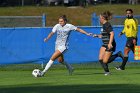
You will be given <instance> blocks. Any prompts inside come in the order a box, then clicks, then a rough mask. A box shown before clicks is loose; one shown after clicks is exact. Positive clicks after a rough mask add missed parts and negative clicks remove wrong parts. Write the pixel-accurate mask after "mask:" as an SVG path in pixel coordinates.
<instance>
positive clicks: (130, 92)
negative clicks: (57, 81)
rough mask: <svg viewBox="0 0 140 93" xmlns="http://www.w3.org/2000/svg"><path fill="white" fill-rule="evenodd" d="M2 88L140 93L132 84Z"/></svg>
mask: <svg viewBox="0 0 140 93" xmlns="http://www.w3.org/2000/svg"><path fill="white" fill-rule="evenodd" d="M2 87H3V88H2ZM2 87H0V93H140V85H134V84H133V85H128V84H102V85H99V84H98V85H96V84H92V85H63V86H47V85H44V84H37V85H24V86H8V87H7V86H5V87H4V86H2Z"/></svg>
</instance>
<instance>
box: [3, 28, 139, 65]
mask: <svg viewBox="0 0 140 93" xmlns="http://www.w3.org/2000/svg"><path fill="white" fill-rule="evenodd" d="M80 28H82V29H84V30H86V31H87V32H92V33H100V29H101V28H100V27H80ZM139 28H140V27H139ZM51 29H52V28H1V29H0V64H12V63H29V62H39V63H42V62H47V61H48V60H49V59H50V57H51V55H52V54H53V52H54V47H55V38H56V35H54V36H53V37H52V38H51V39H50V40H49V41H48V42H47V43H44V41H43V39H44V38H45V37H46V36H47V35H48V34H49V33H50V31H51ZM122 29H123V27H114V31H115V38H116V42H117V49H116V52H118V51H120V50H121V51H123V49H124V46H125V42H126V38H125V36H122V37H120V38H119V37H118V34H119V32H120V31H121V30H122ZM138 36H140V33H139V35H138ZM138 39H139V38H138ZM138 44H140V41H138ZM101 45H102V41H101V40H100V39H98V38H93V37H89V36H86V35H84V34H81V33H79V32H75V31H72V33H71V35H70V38H69V49H68V50H67V51H66V52H65V54H64V55H65V56H64V57H65V61H68V62H70V63H85V62H97V61H98V54H99V49H100V47H101ZM129 56H130V58H129V61H131V62H134V56H133V53H132V52H131V53H130V55H129ZM116 61H121V59H120V58H117V59H116ZM137 62H138V61H137Z"/></svg>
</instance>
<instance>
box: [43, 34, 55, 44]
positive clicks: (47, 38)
mask: <svg viewBox="0 0 140 93" xmlns="http://www.w3.org/2000/svg"><path fill="white" fill-rule="evenodd" d="M53 34H54V32H51V33H49V35H48V37H46V38H44V42H47V41H48V40H49V39H50V38H51V37H52V35H53Z"/></svg>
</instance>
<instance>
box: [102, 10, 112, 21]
mask: <svg viewBox="0 0 140 93" xmlns="http://www.w3.org/2000/svg"><path fill="white" fill-rule="evenodd" d="M101 16H103V17H104V19H105V20H110V19H112V13H111V12H110V11H105V12H103V13H101Z"/></svg>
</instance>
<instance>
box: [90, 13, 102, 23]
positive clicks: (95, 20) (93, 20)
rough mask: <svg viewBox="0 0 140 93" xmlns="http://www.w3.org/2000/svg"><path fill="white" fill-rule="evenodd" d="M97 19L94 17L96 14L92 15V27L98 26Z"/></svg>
mask: <svg viewBox="0 0 140 93" xmlns="http://www.w3.org/2000/svg"><path fill="white" fill-rule="evenodd" d="M99 25H100V24H99V18H98V16H97V15H96V13H93V15H92V26H99Z"/></svg>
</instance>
